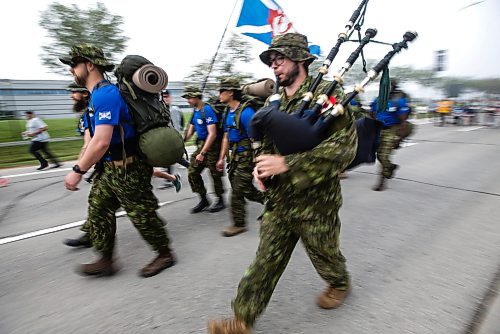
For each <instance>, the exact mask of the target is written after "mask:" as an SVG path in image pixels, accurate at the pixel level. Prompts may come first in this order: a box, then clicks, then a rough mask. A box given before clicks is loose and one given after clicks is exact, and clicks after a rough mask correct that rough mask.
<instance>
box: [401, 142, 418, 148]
mask: <svg viewBox="0 0 500 334" xmlns="http://www.w3.org/2000/svg"><path fill="white" fill-rule="evenodd" d="M413 145H418V143H415V142H412V141H411V142H404V143H402V144H401V147H410V146H413Z"/></svg>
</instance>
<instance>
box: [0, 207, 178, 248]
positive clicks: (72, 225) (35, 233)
mask: <svg viewBox="0 0 500 334" xmlns="http://www.w3.org/2000/svg"><path fill="white" fill-rule="evenodd" d="M173 202H174V201H166V202H161V203H158V206H160V207H162V206H164V205H167V204H170V203H173ZM126 214H127V213H126V212H125V211H118V212H117V213H116V214H115V215H116V217H123V216H125V215H126ZM84 223H85V220H79V221H76V222H72V223H68V224H63V225H58V226H54V227H49V228H44V229H42V230H37V231H32V232H28V233H24V234H19V235H14V236H11V237H6V238H1V239H0V245H5V244H8V243H11V242H16V241H20V240H24V239H29V238H34V237H38V236H40V235H45V234H50V233H54V232H59V231H63V230H68V229H70V228H75V227H79V226H82V225H83V224H84Z"/></svg>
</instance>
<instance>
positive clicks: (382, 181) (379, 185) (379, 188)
mask: <svg viewBox="0 0 500 334" xmlns="http://www.w3.org/2000/svg"><path fill="white" fill-rule="evenodd" d="M385 180H386V178H385V177H383V176H382V175H380V179H379V182H378V183H377V184H376V185H375V186H374V187H373V188H372V189H373V190H374V191H383V190H384V189H385Z"/></svg>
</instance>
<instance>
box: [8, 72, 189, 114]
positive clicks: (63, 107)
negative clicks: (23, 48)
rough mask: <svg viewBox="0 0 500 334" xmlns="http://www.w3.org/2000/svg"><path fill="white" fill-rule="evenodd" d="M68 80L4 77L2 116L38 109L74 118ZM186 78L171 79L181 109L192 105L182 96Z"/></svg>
mask: <svg viewBox="0 0 500 334" xmlns="http://www.w3.org/2000/svg"><path fill="white" fill-rule="evenodd" d="M70 82H71V81H66V80H9V79H0V120H2V119H12V118H22V117H23V116H24V112H26V111H28V110H31V111H34V112H35V113H36V114H37V115H38V116H40V117H41V118H45V119H47V118H72V117H75V114H74V113H73V109H72V106H73V101H72V100H71V97H70V94H69V92H68V91H67V90H66V88H67V87H68V85H69V84H70ZM184 85H185V84H184V82H181V81H174V82H169V84H168V89H169V90H170V92H171V94H172V97H173V101H172V104H174V105H177V106H179V107H180V108H181V110H183V109H184V110H187V109H185V108H189V105H188V104H187V103H186V100H185V99H183V98H181V94H182V92H183V91H184Z"/></svg>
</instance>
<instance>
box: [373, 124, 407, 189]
mask: <svg viewBox="0 0 500 334" xmlns="http://www.w3.org/2000/svg"><path fill="white" fill-rule="evenodd" d="M400 127H401V124H396V125H393V126H391V127H388V128H386V129H383V130H382V131H381V132H380V146H379V147H378V150H377V160H378V161H380V164H381V165H382V171H381V174H382V176H383V177H385V178H387V179H388V178H391V177H392V173H393V171H394V166H395V165H394V164H393V163H392V162H391V155H392V152H393V151H394V146H395V145H396V144H397V143H398V142H399V140H400V137H399V129H400Z"/></svg>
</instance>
